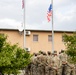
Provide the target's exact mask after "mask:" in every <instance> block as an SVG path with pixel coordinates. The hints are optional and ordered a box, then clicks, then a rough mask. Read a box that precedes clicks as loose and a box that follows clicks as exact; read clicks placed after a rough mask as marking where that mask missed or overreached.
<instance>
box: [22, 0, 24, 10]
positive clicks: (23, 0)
mask: <svg viewBox="0 0 76 75" xmlns="http://www.w3.org/2000/svg"><path fill="white" fill-rule="evenodd" d="M23 8H24V0H22V9H23Z"/></svg>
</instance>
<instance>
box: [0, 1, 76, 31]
mask: <svg viewBox="0 0 76 75" xmlns="http://www.w3.org/2000/svg"><path fill="white" fill-rule="evenodd" d="M50 4H51V0H25V28H27V29H44V30H50V29H52V21H50V22H48V21H47V11H48V8H49V6H50ZM23 18H24V9H22V0H0V27H6V28H10V27H12V28H18V29H21V28H22V27H23ZM53 26H54V29H55V30H75V31H76V0H53Z"/></svg>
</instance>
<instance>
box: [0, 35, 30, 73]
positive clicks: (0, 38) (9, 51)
mask: <svg viewBox="0 0 76 75" xmlns="http://www.w3.org/2000/svg"><path fill="white" fill-rule="evenodd" d="M6 40H7V36H5V35H2V34H0V72H1V73H2V74H4V73H7V74H11V73H13V74H17V73H18V71H19V70H21V69H23V68H25V67H26V66H27V65H28V64H29V63H30V58H31V54H30V53H28V52H26V51H25V50H24V49H22V48H20V47H19V46H18V44H14V45H11V44H10V43H8V42H6Z"/></svg>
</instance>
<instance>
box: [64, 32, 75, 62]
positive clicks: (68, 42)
mask: <svg viewBox="0 0 76 75" xmlns="http://www.w3.org/2000/svg"><path fill="white" fill-rule="evenodd" d="M63 37H64V44H65V46H66V54H67V55H68V56H69V58H70V59H69V61H70V62H71V63H75V64H76V32H75V33H73V34H72V35H67V34H64V35H63Z"/></svg>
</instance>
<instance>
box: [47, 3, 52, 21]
mask: <svg viewBox="0 0 76 75" xmlns="http://www.w3.org/2000/svg"><path fill="white" fill-rule="evenodd" d="M51 16H52V4H50V7H49V9H48V12H47V20H48V22H49V21H50V20H51Z"/></svg>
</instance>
